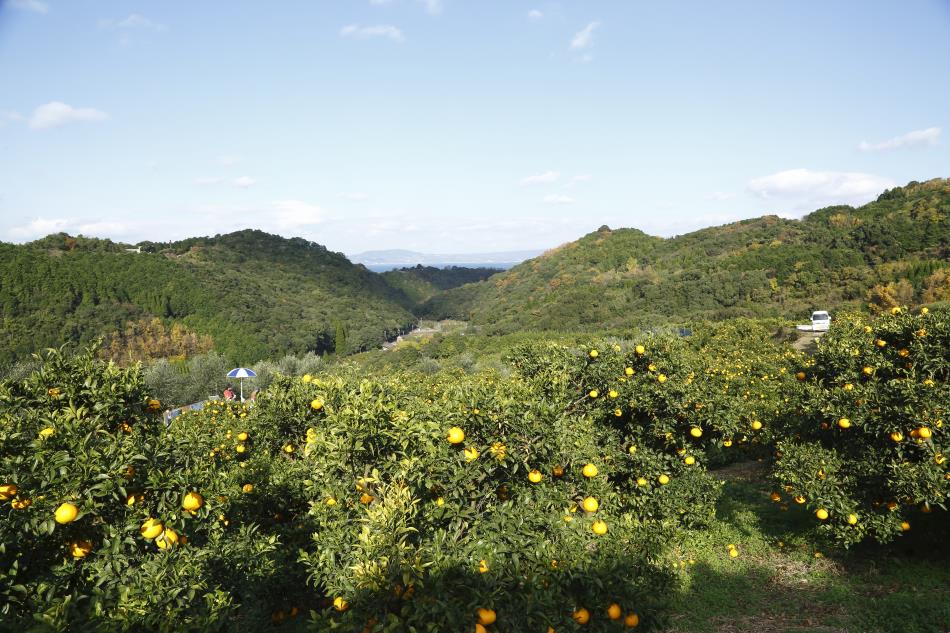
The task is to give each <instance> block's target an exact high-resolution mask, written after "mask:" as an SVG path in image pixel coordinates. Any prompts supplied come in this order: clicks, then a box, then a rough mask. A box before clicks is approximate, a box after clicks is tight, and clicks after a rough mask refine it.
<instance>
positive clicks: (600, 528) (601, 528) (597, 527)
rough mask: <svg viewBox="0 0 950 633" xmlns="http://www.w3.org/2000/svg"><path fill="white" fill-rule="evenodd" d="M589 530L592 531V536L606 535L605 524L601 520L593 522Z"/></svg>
mask: <svg viewBox="0 0 950 633" xmlns="http://www.w3.org/2000/svg"><path fill="white" fill-rule="evenodd" d="M590 529H591V530H593V532H594V534H596V535H597V536H603V535H604V534H606V533H607V523H606V522H604V521H601V520H599V519H598V520H597V521H594V524H593V525H592V526H590Z"/></svg>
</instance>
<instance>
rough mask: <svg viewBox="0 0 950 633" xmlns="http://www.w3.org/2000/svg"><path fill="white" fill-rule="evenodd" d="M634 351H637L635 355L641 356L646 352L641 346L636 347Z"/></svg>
mask: <svg viewBox="0 0 950 633" xmlns="http://www.w3.org/2000/svg"><path fill="white" fill-rule="evenodd" d="M636 349H637V354H640V355H641V356H642V355H643V354H644V353H646V351H647V350H646V348H644V347H643V345H637V348H636Z"/></svg>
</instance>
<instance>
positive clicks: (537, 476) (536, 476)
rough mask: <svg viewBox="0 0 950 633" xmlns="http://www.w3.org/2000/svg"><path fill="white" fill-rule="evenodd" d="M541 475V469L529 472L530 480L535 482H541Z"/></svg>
mask: <svg viewBox="0 0 950 633" xmlns="http://www.w3.org/2000/svg"><path fill="white" fill-rule="evenodd" d="M541 477H542V475H541V471H539V470H532V471H531V472H530V473H528V481H530V482H531V483H533V484H536V483H540V482H541Z"/></svg>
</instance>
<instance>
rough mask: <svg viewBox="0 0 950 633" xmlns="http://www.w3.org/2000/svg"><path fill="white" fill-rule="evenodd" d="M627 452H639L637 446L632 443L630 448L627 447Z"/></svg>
mask: <svg viewBox="0 0 950 633" xmlns="http://www.w3.org/2000/svg"><path fill="white" fill-rule="evenodd" d="M627 452H628V453H630V454H631V455H633V454H634V453H636V452H637V447H636V446H633V445H631V446H630V448H628V449H627Z"/></svg>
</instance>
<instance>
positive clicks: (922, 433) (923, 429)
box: [917, 426, 933, 440]
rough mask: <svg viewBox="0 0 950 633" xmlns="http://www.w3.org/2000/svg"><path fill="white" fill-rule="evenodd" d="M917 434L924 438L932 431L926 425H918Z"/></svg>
mask: <svg viewBox="0 0 950 633" xmlns="http://www.w3.org/2000/svg"><path fill="white" fill-rule="evenodd" d="M917 435H918V436H920V437H922V438H923V439H925V440H926V439H928V438H929V437H930V436H931V435H933V433H932V432H931V430H930V429H929V428H927V427H926V426H922V427H920V428H919V429H917Z"/></svg>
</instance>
